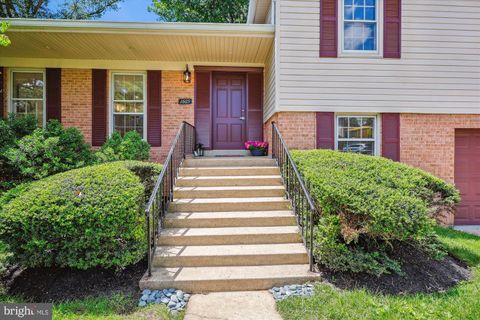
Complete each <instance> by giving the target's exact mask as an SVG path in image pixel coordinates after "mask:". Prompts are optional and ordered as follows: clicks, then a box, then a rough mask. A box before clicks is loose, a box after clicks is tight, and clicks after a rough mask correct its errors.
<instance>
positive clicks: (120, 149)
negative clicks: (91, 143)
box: [96, 131, 150, 162]
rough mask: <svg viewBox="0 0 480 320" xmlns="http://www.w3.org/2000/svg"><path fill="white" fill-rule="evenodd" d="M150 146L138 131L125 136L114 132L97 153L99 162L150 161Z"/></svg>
mask: <svg viewBox="0 0 480 320" xmlns="http://www.w3.org/2000/svg"><path fill="white" fill-rule="evenodd" d="M149 156H150V145H149V144H148V143H147V142H146V141H144V140H143V139H142V137H141V136H140V135H139V134H138V132H136V131H129V132H127V133H126V134H125V136H123V137H122V136H121V135H120V133H118V132H114V133H113V134H112V135H111V136H110V138H108V140H107V141H106V142H105V144H104V145H103V146H102V147H101V148H100V150H99V151H98V152H97V153H96V158H97V161H98V162H109V161H117V160H148V158H149Z"/></svg>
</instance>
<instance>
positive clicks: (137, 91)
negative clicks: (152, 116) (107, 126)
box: [112, 73, 146, 137]
mask: <svg viewBox="0 0 480 320" xmlns="http://www.w3.org/2000/svg"><path fill="white" fill-rule="evenodd" d="M112 79H113V112H112V114H113V130H114V131H118V132H120V134H121V135H124V134H125V133H127V132H128V131H132V130H135V131H137V132H138V133H139V134H140V136H142V137H145V129H146V128H145V104H146V103H145V75H144V74H133V73H125V74H120V73H114V74H113V75H112Z"/></svg>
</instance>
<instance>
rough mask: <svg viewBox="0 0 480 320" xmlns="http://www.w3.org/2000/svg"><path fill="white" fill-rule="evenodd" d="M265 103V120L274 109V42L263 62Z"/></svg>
mask: <svg viewBox="0 0 480 320" xmlns="http://www.w3.org/2000/svg"><path fill="white" fill-rule="evenodd" d="M264 70H265V81H264V82H265V99H264V100H265V103H264V107H263V108H264V112H263V119H264V120H265V121H266V120H268V118H270V116H271V115H272V114H273V112H274V110H275V103H276V101H275V92H276V90H275V89H276V88H275V44H273V45H272V48H271V49H270V52H269V54H268V58H267V61H266V62H265V69H264Z"/></svg>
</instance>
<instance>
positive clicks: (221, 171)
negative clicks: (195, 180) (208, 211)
mask: <svg viewBox="0 0 480 320" xmlns="http://www.w3.org/2000/svg"><path fill="white" fill-rule="evenodd" d="M279 174H280V169H279V168H278V167H277V166H274V167H256V166H250V167H192V168H189V167H186V168H185V167H183V168H180V176H188V177H195V176H202V177H205V176H268V175H279Z"/></svg>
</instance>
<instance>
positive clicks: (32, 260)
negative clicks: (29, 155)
mask: <svg viewBox="0 0 480 320" xmlns="http://www.w3.org/2000/svg"><path fill="white" fill-rule="evenodd" d="M147 167H150V169H148V168H147ZM160 168H161V166H159V165H157V164H142V163H135V162H113V163H108V164H100V165H95V166H90V167H85V168H80V169H75V170H70V171H67V172H63V173H59V174H57V175H53V176H50V177H47V178H45V179H42V180H39V181H35V182H32V183H31V184H30V185H29V186H28V187H25V189H24V191H23V192H21V191H20V192H15V196H14V197H13V199H10V200H9V201H7V202H6V204H5V205H4V206H3V207H2V208H1V209H0V240H1V241H4V242H5V243H6V244H7V245H8V246H9V249H10V251H11V252H12V253H13V254H14V257H15V259H16V261H17V262H18V263H20V264H21V265H23V266H25V267H40V266H45V267H49V266H59V267H72V268H78V269H87V268H91V267H97V266H98V267H104V268H111V267H114V268H122V267H125V266H127V265H130V264H133V263H136V262H138V261H139V260H140V259H141V258H142V257H143V256H144V254H145V252H146V243H145V230H144V223H145V218H144V213H143V208H144V199H145V195H146V194H145V187H144V186H143V185H142V182H141V179H140V178H139V177H138V176H136V174H135V173H134V172H144V173H145V172H151V173H152V174H155V175H156V173H157V172H159V169H160ZM131 170H132V171H131ZM149 170H150V171H149ZM151 179H152V177H148V175H147V174H146V173H145V175H144V180H145V181H149V180H151ZM149 183H150V182H148V183H147V185H149Z"/></svg>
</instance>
